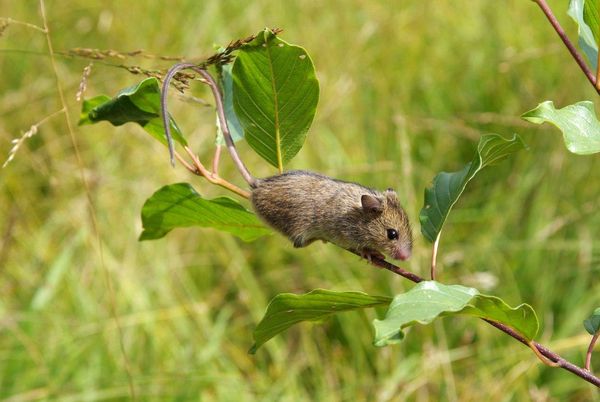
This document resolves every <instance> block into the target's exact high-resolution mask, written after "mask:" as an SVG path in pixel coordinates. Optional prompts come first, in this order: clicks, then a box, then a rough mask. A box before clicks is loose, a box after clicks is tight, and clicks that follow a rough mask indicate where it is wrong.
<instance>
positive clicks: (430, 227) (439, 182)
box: [419, 134, 525, 242]
mask: <svg viewBox="0 0 600 402" xmlns="http://www.w3.org/2000/svg"><path fill="white" fill-rule="evenodd" d="M523 148H525V144H524V143H523V141H522V140H521V138H520V137H519V136H518V135H516V134H515V135H514V136H513V137H512V138H511V139H505V138H503V137H502V136H500V135H498V134H486V135H483V136H481V138H480V139H479V145H478V146H477V154H476V155H475V158H474V159H473V161H472V162H470V163H468V164H467V165H466V166H465V167H464V168H462V169H461V170H459V171H458V172H452V173H448V172H441V173H439V174H438V175H437V176H435V178H434V179H433V184H432V186H431V187H429V188H427V189H425V202H424V206H423V208H422V209H421V212H420V213H419V220H420V222H421V232H422V233H423V236H425V238H426V239H427V240H429V241H430V242H434V241H435V240H436V239H437V237H438V236H439V234H440V232H441V230H442V226H443V225H444V222H445V221H446V218H447V217H448V214H449V213H450V210H451V209H452V207H453V206H454V204H456V202H457V201H458V198H459V197H460V195H461V194H462V192H463V191H464V189H465V187H466V185H467V183H468V182H469V181H470V180H471V179H472V178H473V177H474V176H475V175H476V174H477V172H479V171H480V170H481V169H483V168H484V167H486V166H488V165H493V164H495V163H498V162H500V161H501V160H503V159H504V158H506V157H507V156H508V155H510V154H511V153H513V152H516V151H518V150H520V149H523Z"/></svg>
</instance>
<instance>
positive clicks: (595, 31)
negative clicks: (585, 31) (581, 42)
mask: <svg viewBox="0 0 600 402" xmlns="http://www.w3.org/2000/svg"><path fill="white" fill-rule="evenodd" d="M598 17H599V16H598V1H597V0H588V1H585V2H584V4H583V20H584V21H585V23H586V24H587V25H588V26H589V27H590V30H591V31H592V35H593V36H594V43H596V49H597V48H598V47H597V46H598V41H599V38H600V24H599V22H600V21H599V19H598Z"/></svg>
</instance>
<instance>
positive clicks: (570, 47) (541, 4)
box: [533, 0, 600, 94]
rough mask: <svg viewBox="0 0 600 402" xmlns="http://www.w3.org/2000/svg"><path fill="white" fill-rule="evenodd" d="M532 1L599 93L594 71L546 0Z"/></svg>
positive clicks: (599, 88) (599, 89)
mask: <svg viewBox="0 0 600 402" xmlns="http://www.w3.org/2000/svg"><path fill="white" fill-rule="evenodd" d="M533 1H534V2H535V3H536V4H537V5H538V6H539V7H540V8H541V10H542V12H543V13H544V15H545V16H546V18H548V21H549V22H550V24H551V25H552V27H553V28H554V30H555V31H556V33H557V34H558V36H559V37H560V39H561V40H562V41H563V43H564V44H565V46H566V47H567V49H568V50H569V53H571V56H572V57H573V59H575V62H576V63H577V64H578V65H579V68H581V71H583V73H584V74H585V76H586V77H587V79H588V81H589V82H590V83H591V84H592V86H593V87H594V89H595V90H596V92H598V94H600V87H598V86H597V85H596V83H597V79H596V77H595V76H594V73H592V71H591V70H590V69H589V67H588V66H587V64H586V63H585V60H584V59H583V57H582V56H581V54H580V53H579V52H578V51H577V49H576V48H575V46H574V45H573V43H572V42H571V41H570V40H569V37H568V36H567V34H566V33H565V31H564V29H563V28H562V27H561V26H560V23H559V22H558V20H557V19H556V17H555V16H554V13H552V10H551V9H550V6H548V4H547V3H546V0H533ZM599 56H600V54H599Z"/></svg>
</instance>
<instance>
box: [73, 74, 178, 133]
mask: <svg viewBox="0 0 600 402" xmlns="http://www.w3.org/2000/svg"><path fill="white" fill-rule="evenodd" d="M99 121H108V122H110V123H111V124H112V125H114V126H120V125H123V124H125V123H130V122H131V123H137V124H139V125H140V126H142V127H143V128H144V130H146V132H148V133H149V134H150V135H152V137H154V138H156V139H157V140H158V141H160V142H161V143H163V144H164V145H167V138H166V136H165V131H164V128H163V123H162V120H161V118H160V89H159V85H158V80H157V79H156V78H147V79H145V80H143V81H142V82H140V83H138V84H136V85H133V86H131V87H128V88H125V89H123V90H122V91H120V92H119V93H118V94H117V95H116V96H115V97H114V98H110V97H108V96H106V95H100V96H96V97H94V98H92V99H88V100H85V101H84V102H83V106H82V112H81V117H80V120H79V124H80V125H82V124H92V123H97V122H99ZM170 123H171V131H172V133H173V139H174V140H175V141H177V142H179V143H180V144H182V145H187V143H186V141H185V139H184V138H183V135H182V134H181V131H180V130H179V127H177V124H176V123H175V121H174V120H173V119H172V118H170Z"/></svg>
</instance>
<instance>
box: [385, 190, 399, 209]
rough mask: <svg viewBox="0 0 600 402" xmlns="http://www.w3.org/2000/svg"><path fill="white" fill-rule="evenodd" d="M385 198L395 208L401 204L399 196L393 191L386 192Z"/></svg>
mask: <svg viewBox="0 0 600 402" xmlns="http://www.w3.org/2000/svg"><path fill="white" fill-rule="evenodd" d="M384 194H385V198H387V200H388V202H389V203H390V204H391V205H393V206H396V207H397V206H398V205H399V202H398V195H397V194H396V192H395V191H394V190H393V189H391V188H388V189H387V190H385V193H384Z"/></svg>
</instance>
